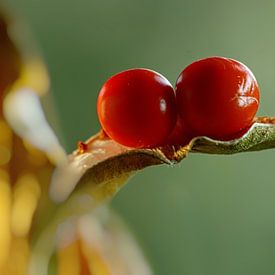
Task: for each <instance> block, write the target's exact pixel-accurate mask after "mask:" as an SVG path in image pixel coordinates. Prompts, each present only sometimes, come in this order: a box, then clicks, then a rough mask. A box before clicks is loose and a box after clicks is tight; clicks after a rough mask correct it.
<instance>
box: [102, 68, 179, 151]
mask: <svg viewBox="0 0 275 275" xmlns="http://www.w3.org/2000/svg"><path fill="white" fill-rule="evenodd" d="M97 112H98V117H99V121H100V124H101V126H102V128H103V130H104V131H105V132H106V134H107V135H108V136H109V137H110V138H112V139H113V140H115V141H116V142H118V143H120V144H122V145H125V146H129V147H134V148H152V147H155V146H158V145H160V144H162V143H163V142H164V140H165V139H166V138H167V136H168V135H169V134H170V132H171V131H172V130H173V128H174V126H175V123H176V117H177V111H176V100H175V92H174V89H173V87H172V85H171V84H170V82H169V81H168V80H167V79H166V78H165V77H163V76H162V75H160V74H158V73H156V72H154V71H152V70H148V69H131V70H127V71H124V72H121V73H118V74H116V75H114V76H112V77H111V78H110V79H108V80H107V82H105V84H104V85H103V87H102V89H101V90H100V93H99V96H98V101H97Z"/></svg>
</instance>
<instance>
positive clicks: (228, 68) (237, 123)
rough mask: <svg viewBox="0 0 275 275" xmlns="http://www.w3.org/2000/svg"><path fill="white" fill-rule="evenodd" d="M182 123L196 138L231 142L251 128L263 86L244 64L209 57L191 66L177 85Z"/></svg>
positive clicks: (177, 98) (180, 77)
mask: <svg viewBox="0 0 275 275" xmlns="http://www.w3.org/2000/svg"><path fill="white" fill-rule="evenodd" d="M176 100H177V107H178V112H179V115H180V118H181V121H182V123H183V124H184V125H185V126H186V127H187V128H188V131H189V132H192V134H193V135H195V136H208V137H211V138H213V139H218V140H229V139H234V138H237V137H238V136H239V133H240V132H241V131H242V130H244V129H247V128H249V127H250V126H251V124H252V121H253V118H254V116H255V114H256V112H257V110H258V105H259V87H258V84H257V81H256V79H255V77H254V75H253V74H252V72H251V71H250V70H249V69H248V68H247V67H246V66H245V65H244V64H242V63H240V62H238V61H236V60H233V59H229V58H223V57H209V58H206V59H202V60H199V61H196V62H194V63H192V64H190V65H189V66H187V67H186V68H185V69H184V70H183V72H182V73H181V74H180V75H179V77H178V80H177V83H176Z"/></svg>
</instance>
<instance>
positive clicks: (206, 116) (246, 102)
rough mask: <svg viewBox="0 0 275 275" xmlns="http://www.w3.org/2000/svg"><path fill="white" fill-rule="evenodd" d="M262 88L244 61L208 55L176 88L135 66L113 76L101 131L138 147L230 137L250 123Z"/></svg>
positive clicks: (104, 94) (105, 91)
mask: <svg viewBox="0 0 275 275" xmlns="http://www.w3.org/2000/svg"><path fill="white" fill-rule="evenodd" d="M258 105H259V87H258V84H257V81H256V79H255V77H254V75H253V73H252V72H251V71H250V70H249V69H248V68H247V67H246V66H245V65H244V64H242V63H240V62H238V61H235V60H232V59H228V58H223V57H210V58H206V59H202V60H199V61H196V62H194V63H192V64H190V65H189V66H187V67H186V68H185V69H184V70H183V71H182V73H181V74H180V75H179V77H178V79H177V83H176V88H175V90H174V89H173V87H172V85H171V84H170V82H169V81H168V80H167V79H166V78H165V77H164V76H162V75H160V74H158V73H156V72H154V71H152V70H148V69H132V70H127V71H124V72H121V73H118V74H116V75H114V76H112V77H111V78H110V79H108V80H107V82H106V83H105V84H104V85H103V87H102V89H101V91H100V94H99V97H98V102H97V111H98V117H99V120H100V123H101V126H102V128H103V130H104V131H105V132H106V134H107V135H108V136H109V137H110V138H112V139H113V140H115V141H116V142H118V143H120V144H122V145H126V146H129V147H135V148H148V147H149V148H152V147H156V146H163V145H167V144H173V145H179V144H184V143H186V142H187V140H188V139H190V138H192V137H195V136H208V137H211V138H213V139H218V140H230V139H234V138H237V137H239V136H241V135H242V134H243V133H244V132H245V131H247V129H248V128H249V127H250V126H251V124H252V122H253V118H254V116H255V114H256V112H257V109H258Z"/></svg>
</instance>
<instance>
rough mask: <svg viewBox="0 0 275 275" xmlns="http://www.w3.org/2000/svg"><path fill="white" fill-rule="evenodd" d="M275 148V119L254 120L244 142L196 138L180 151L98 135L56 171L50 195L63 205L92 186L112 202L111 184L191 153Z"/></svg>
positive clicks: (113, 189) (177, 148) (180, 148)
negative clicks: (121, 142)
mask: <svg viewBox="0 0 275 275" xmlns="http://www.w3.org/2000/svg"><path fill="white" fill-rule="evenodd" d="M83 144H84V145H83ZM274 147H275V119H273V118H268V117H260V118H257V119H255V122H254V124H253V125H252V127H251V128H250V129H249V130H248V131H247V133H246V134H245V135H243V136H242V137H241V138H238V139H235V140H231V141H217V140H213V139H210V138H207V137H197V138H194V139H192V140H191V141H190V142H189V144H187V145H185V146H181V147H180V146H179V147H174V146H167V147H161V148H155V149H133V148H129V147H125V146H122V145H119V144H118V143H116V142H115V141H113V140H110V139H108V138H102V137H101V136H100V135H99V134H98V135H96V136H94V137H92V138H91V139H90V140H89V141H87V142H86V143H81V146H80V147H79V149H78V150H76V151H75V152H73V153H72V154H71V155H69V157H68V163H67V165H65V166H63V167H60V168H58V169H57V170H56V172H55V175H54V177H53V180H52V184H51V192H50V193H51V197H52V198H53V199H54V200H55V201H56V202H62V201H64V200H66V199H67V198H68V197H69V196H70V194H71V193H73V192H78V191H79V190H82V189H85V190H86V191H87V185H89V188H92V189H93V190H94V189H96V190H97V192H103V193H104V192H105V193H106V190H108V189H109V192H107V193H108V196H107V197H108V198H109V197H111V194H110V193H112V191H114V192H115V191H117V190H116V189H115V188H111V184H110V183H111V182H112V181H114V180H115V179H119V178H121V177H122V176H125V175H128V176H129V175H131V174H133V173H134V172H136V171H138V170H141V169H144V168H145V167H148V166H152V165H159V164H167V165H174V164H176V163H179V162H180V161H181V160H182V159H184V158H185V157H186V156H187V155H188V153H207V154H235V153H242V152H249V151H259V150H264V149H271V148H274ZM126 178H127V177H126ZM107 183H108V184H109V185H108V184H107ZM119 187H120V185H119ZM74 190H75V191H74ZM94 196H95V194H94Z"/></svg>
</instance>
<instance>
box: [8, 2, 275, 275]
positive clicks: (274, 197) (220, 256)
mask: <svg viewBox="0 0 275 275" xmlns="http://www.w3.org/2000/svg"><path fill="white" fill-rule="evenodd" d="M8 2H9V3H10V5H12V6H13V8H14V9H15V10H16V12H17V14H18V15H20V16H21V17H22V18H24V19H25V20H26V21H27V22H28V24H29V25H30V28H31V29H32V32H33V35H34V37H35V39H36V41H37V42H38V44H39V46H40V49H41V51H42V53H43V55H44V57H45V61H46V63H47V64H48V68H49V72H50V75H51V79H52V95H53V100H54V104H55V107H56V110H57V114H58V117H59V122H60V125H61V129H62V133H63V142H64V145H65V146H66V148H67V150H68V152H70V151H71V150H73V149H74V148H75V145H76V142H77V141H78V140H85V139H86V138H88V137H89V136H90V135H91V134H93V133H95V132H97V131H98V129H99V124H98V121H97V116H96V108H95V106H96V99H97V94H98V91H99V89H100V88H101V86H102V84H103V83H104V81H105V80H106V79H107V78H108V77H109V76H111V75H112V74H115V73H117V72H119V71H122V70H125V69H128V68H133V67H146V68H151V69H154V70H156V71H158V72H160V73H162V74H164V75H165V76H166V77H167V78H168V79H169V80H170V81H171V82H172V83H175V80H176V78H177V76H178V74H179V73H180V72H181V70H182V69H183V68H184V67H185V66H186V65H188V64H189V63H191V62H192V61H194V60H196V59H198V58H203V57H206V56H212V55H221V56H226V57H231V58H235V59H238V60H240V61H242V62H244V63H245V64H247V65H248V66H249V67H250V68H251V69H252V71H253V72H254V73H255V75H256V77H257V79H258V82H259V84H260V87H261V96H262V97H261V107H260V111H259V115H272V114H273V115H275V92H274V88H275V68H274V64H275V35H274V27H275V17H274V10H275V2H274V1H268V0H263V1H254V0H241V1H240V0H231V1H225V0H220V1H218V0H217V1H214V0H212V1H205V0H181V1H175V0H170V1H166V0H158V1H150V0H135V1H134V0H100V1H94V0H78V1H71V0H58V1H57V0H8ZM274 163H275V151H273V150H269V151H265V152H256V153H247V154H240V155H235V156H208V155H200V154H196V155H194V154H192V155H190V156H189V157H188V159H186V160H184V161H183V162H182V163H181V164H180V165H177V166H175V167H172V168H171V167H166V166H161V167H154V168H148V169H146V170H144V171H142V172H140V173H138V174H137V175H136V176H135V177H133V178H132V179H131V180H130V182H129V183H128V184H127V186H126V187H124V188H123V190H121V191H120V192H119V194H118V195H117V197H116V198H115V200H114V201H113V207H114V208H116V209H117V211H118V212H119V213H120V214H121V215H122V216H123V217H124V219H125V220H126V221H127V223H128V224H129V226H130V228H132V231H133V232H134V234H135V235H136V236H137V238H138V239H139V241H140V243H141V245H142V246H143V248H144V251H145V253H146V255H147V257H148V259H149V261H150V262H151V264H152V267H153V269H154V271H155V274H157V275H167V274H172V275H174V274H182V275H220V274H223V275H233V274H234V275H245V274H249V275H254V274H255V275H256V274H257V275H258V274H261V275H272V274H275V261H274V258H275V182H274Z"/></svg>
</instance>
